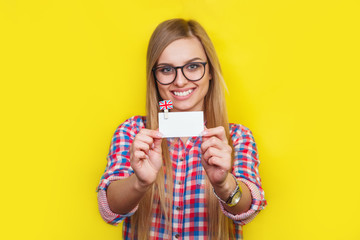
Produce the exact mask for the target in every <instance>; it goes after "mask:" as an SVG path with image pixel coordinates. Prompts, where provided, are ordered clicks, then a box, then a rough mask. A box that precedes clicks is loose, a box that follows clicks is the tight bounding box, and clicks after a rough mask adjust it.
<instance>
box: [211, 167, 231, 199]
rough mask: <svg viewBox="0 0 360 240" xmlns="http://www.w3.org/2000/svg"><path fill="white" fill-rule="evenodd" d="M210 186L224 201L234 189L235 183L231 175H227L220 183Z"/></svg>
mask: <svg viewBox="0 0 360 240" xmlns="http://www.w3.org/2000/svg"><path fill="white" fill-rule="evenodd" d="M212 186H213V189H214V191H215V192H216V194H217V195H218V196H219V197H222V198H223V199H224V198H226V197H228V196H229V195H230V194H231V192H232V191H233V190H234V189H235V187H236V182H235V181H234V178H233V175H232V174H231V173H228V174H227V175H226V177H225V180H224V181H223V182H222V183H220V184H212Z"/></svg>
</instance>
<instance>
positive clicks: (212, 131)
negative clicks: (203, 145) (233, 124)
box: [201, 126, 228, 142]
mask: <svg viewBox="0 0 360 240" xmlns="http://www.w3.org/2000/svg"><path fill="white" fill-rule="evenodd" d="M201 135H202V136H203V137H211V136H216V137H218V138H219V139H220V140H221V141H223V142H228V140H227V138H226V134H225V128H224V127H223V126H219V127H215V128H207V129H205V130H204V131H203V132H202V134H201Z"/></svg>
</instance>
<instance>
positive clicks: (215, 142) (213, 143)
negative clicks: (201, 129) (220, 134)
mask: <svg viewBox="0 0 360 240" xmlns="http://www.w3.org/2000/svg"><path fill="white" fill-rule="evenodd" d="M226 145H228V144H227V143H224V142H223V141H221V140H220V139H219V138H217V137H210V138H207V139H205V140H204V139H203V142H202V144H201V147H200V148H201V151H202V152H205V151H206V150H207V149H208V148H209V147H215V148H218V149H220V150H221V149H224V148H225V147H226Z"/></svg>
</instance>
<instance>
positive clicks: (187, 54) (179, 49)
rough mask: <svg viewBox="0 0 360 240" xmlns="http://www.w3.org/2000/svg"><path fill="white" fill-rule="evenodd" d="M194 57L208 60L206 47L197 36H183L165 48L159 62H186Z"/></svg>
mask: <svg viewBox="0 0 360 240" xmlns="http://www.w3.org/2000/svg"><path fill="white" fill-rule="evenodd" d="M193 58H200V59H201V60H202V61H206V54H205V51H204V47H203V46H202V44H201V42H200V41H199V40H198V39H197V38H196V37H191V38H182V39H178V40H175V41H173V42H172V43H170V44H169V45H168V46H167V47H166V48H165V49H164V51H163V52H162V53H161V55H160V57H159V59H158V64H164V63H167V64H175V65H176V64H185V63H186V62H188V61H189V60H190V59H193Z"/></svg>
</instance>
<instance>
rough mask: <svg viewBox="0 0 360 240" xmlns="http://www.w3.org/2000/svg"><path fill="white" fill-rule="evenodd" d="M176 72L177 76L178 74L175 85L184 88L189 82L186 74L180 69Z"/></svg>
mask: <svg viewBox="0 0 360 240" xmlns="http://www.w3.org/2000/svg"><path fill="white" fill-rule="evenodd" d="M176 71H177V74H176V78H175V81H174V84H175V85H176V86H178V87H182V86H184V85H185V84H186V83H187V81H188V80H187V79H186V77H185V76H184V74H183V72H182V71H181V69H180V68H178V69H176Z"/></svg>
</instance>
